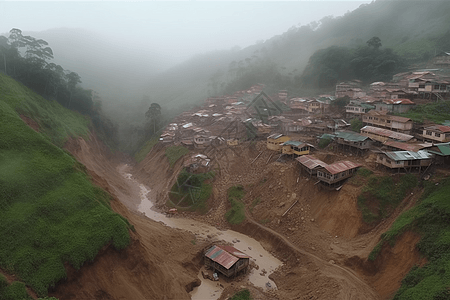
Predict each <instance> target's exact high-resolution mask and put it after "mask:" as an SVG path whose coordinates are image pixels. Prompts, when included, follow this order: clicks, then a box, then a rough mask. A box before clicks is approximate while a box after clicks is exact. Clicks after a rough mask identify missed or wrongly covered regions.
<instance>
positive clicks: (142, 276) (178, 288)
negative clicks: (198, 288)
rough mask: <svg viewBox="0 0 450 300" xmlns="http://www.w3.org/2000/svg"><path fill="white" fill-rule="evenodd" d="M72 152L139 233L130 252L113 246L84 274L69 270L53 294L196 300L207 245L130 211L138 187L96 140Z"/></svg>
mask: <svg viewBox="0 0 450 300" xmlns="http://www.w3.org/2000/svg"><path fill="white" fill-rule="evenodd" d="M66 149H67V150H68V151H70V152H71V153H72V154H73V155H74V156H75V157H76V158H77V159H78V160H79V161H80V162H81V163H83V164H84V165H85V166H86V167H87V169H88V172H89V174H90V175H91V176H92V179H93V181H94V182H95V183H96V184H98V185H100V186H101V187H103V188H105V189H106V190H108V191H109V192H110V193H111V194H112V195H113V196H115V200H113V201H112V207H113V209H114V210H115V211H117V212H119V213H120V214H122V215H123V216H125V217H126V218H127V219H128V220H129V221H130V223H131V224H133V225H134V227H135V229H136V232H135V233H132V244H131V245H130V247H128V248H126V249H125V250H123V251H120V252H119V251H116V250H114V249H113V248H112V247H107V248H106V249H103V250H102V251H101V253H99V255H97V257H96V259H95V261H94V262H93V263H89V264H85V265H84V266H83V267H82V268H81V269H80V270H78V271H77V270H73V269H71V268H70V267H68V269H69V272H68V279H67V280H66V281H65V282H62V283H60V284H58V286H57V288H56V289H55V290H54V291H53V292H51V293H50V295H52V296H55V297H58V298H60V299H190V297H189V294H188V292H189V291H190V290H191V289H192V287H193V286H195V284H198V283H196V282H197V280H198V279H197V269H196V268H195V265H194V264H193V263H192V262H193V261H195V260H196V257H197V254H198V253H199V251H201V249H202V245H201V244H198V245H192V243H191V242H190V241H191V240H192V236H190V234H186V233H184V232H180V231H178V230H173V229H171V228H168V227H166V226H163V225H161V224H159V223H156V222H153V221H151V220H149V219H147V218H144V217H142V216H140V215H138V214H134V213H131V212H130V211H129V209H128V208H127V207H130V208H134V207H136V205H137V204H139V195H138V194H137V193H138V187H136V186H132V185H131V184H130V182H129V181H126V180H125V179H124V178H123V177H121V175H120V174H119V172H118V171H117V170H116V165H115V164H114V157H113V156H112V155H110V154H108V153H109V152H108V151H107V149H105V148H104V146H103V145H102V144H101V143H100V142H98V140H97V139H96V138H95V136H92V137H91V139H90V140H89V141H85V140H83V139H81V138H79V139H77V140H71V141H69V142H68V143H67V145H66ZM119 200H120V201H119ZM124 204H125V205H126V206H127V207H126V206H125V205H124Z"/></svg>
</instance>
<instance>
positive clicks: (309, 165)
mask: <svg viewBox="0 0 450 300" xmlns="http://www.w3.org/2000/svg"><path fill="white" fill-rule="evenodd" d="M296 160H297V161H298V162H299V163H300V165H301V170H305V171H306V172H307V173H308V174H309V176H310V177H311V176H316V175H317V170H318V169H320V168H321V167H324V166H326V165H327V164H326V163H324V162H323V161H321V160H320V159H317V158H315V157H314V156H312V155H303V156H299V157H297V158H296Z"/></svg>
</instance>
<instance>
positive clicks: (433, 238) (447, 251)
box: [371, 179, 450, 300]
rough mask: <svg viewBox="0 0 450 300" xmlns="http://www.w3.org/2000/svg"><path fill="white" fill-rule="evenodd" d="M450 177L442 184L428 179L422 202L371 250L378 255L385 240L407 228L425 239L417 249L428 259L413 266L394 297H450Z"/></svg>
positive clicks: (398, 221) (402, 216) (372, 256)
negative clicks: (422, 263) (421, 263)
mask: <svg viewBox="0 0 450 300" xmlns="http://www.w3.org/2000/svg"><path fill="white" fill-rule="evenodd" d="M449 193H450V180H448V179H445V180H444V181H443V182H441V183H440V184H439V185H438V186H436V185H435V184H433V183H428V184H427V185H426V187H425V192H424V194H423V196H422V198H421V200H420V202H419V203H418V204H417V205H416V206H415V207H413V208H411V209H410V210H408V211H406V212H404V213H403V214H402V215H400V217H398V218H397V220H396V221H395V222H394V224H393V225H392V226H391V228H390V229H389V230H388V231H387V232H385V233H384V234H383V235H382V236H381V242H380V243H379V244H378V245H377V246H376V247H375V249H374V250H373V251H372V253H371V258H372V259H375V258H376V256H377V254H378V253H379V251H380V250H381V247H382V245H383V244H384V243H390V244H391V246H392V245H393V244H394V243H395V239H396V238H397V237H398V236H400V235H401V234H402V233H404V232H405V231H407V230H412V231H415V232H418V233H419V234H420V235H421V240H420V241H419V243H418V244H417V249H418V250H419V251H420V253H422V254H423V255H425V257H426V258H427V259H428V263H427V264H426V265H424V266H423V267H413V268H412V269H411V271H410V272H409V274H408V275H407V276H406V277H405V278H404V279H403V280H402V285H401V287H400V289H399V290H398V291H397V293H396V295H395V297H394V299H398V300H404V299H405V300H406V299H449V297H450V294H449V283H450V278H449V274H450V264H449V261H450V223H449V221H448V220H450V202H449V201H448V195H449Z"/></svg>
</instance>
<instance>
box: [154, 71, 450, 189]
mask: <svg viewBox="0 0 450 300" xmlns="http://www.w3.org/2000/svg"><path fill="white" fill-rule="evenodd" d="M263 89H264V85H262V84H259V85H254V86H252V87H250V88H249V89H248V90H245V91H238V92H236V93H234V94H233V95H226V96H222V97H212V98H208V99H206V101H205V103H204V105H203V107H201V108H200V109H199V110H196V111H190V112H185V113H183V114H181V115H180V116H178V117H177V118H176V119H175V120H173V123H171V124H170V125H169V126H167V127H166V128H165V130H164V132H163V133H162V134H161V137H160V141H161V142H162V143H163V144H175V145H183V146H185V147H188V148H189V149H191V150H196V151H198V152H199V154H195V155H193V156H192V157H191V158H190V159H188V160H187V161H186V167H189V168H190V169H191V170H192V171H197V172H200V171H202V172H204V171H206V170H208V168H209V167H210V158H209V157H208V156H207V155H208V152H210V151H213V150H217V149H220V147H223V146H227V147H233V146H236V145H238V144H239V143H242V142H244V141H247V140H249V139H256V140H265V141H266V143H267V149H269V150H272V151H274V153H279V156H280V157H281V156H288V157H291V158H292V159H296V160H297V161H298V163H299V164H300V165H301V167H302V170H304V171H305V172H306V173H307V174H309V176H314V177H317V179H318V181H320V183H321V184H323V185H324V186H327V187H331V188H339V186H341V185H342V183H343V182H344V181H345V179H347V178H348V177H351V175H352V174H353V173H354V172H355V171H356V170H357V169H358V168H359V167H360V166H361V165H360V164H358V163H355V162H352V161H349V160H346V161H339V162H335V163H333V164H330V165H328V164H326V163H324V162H322V161H320V160H318V159H317V158H315V157H314V156H313V155H312V153H313V152H314V151H320V149H319V148H320V147H319V146H321V145H319V144H320V142H321V141H323V142H328V143H331V148H333V147H334V148H335V149H340V150H345V151H348V152H349V153H353V154H354V155H359V156H361V155H364V154H365V153H367V152H368V151H372V152H375V153H377V160H376V163H377V164H378V165H380V166H382V167H384V168H386V169H390V170H392V171H395V172H425V171H426V170H427V168H428V167H430V165H431V164H433V163H434V164H443V163H445V162H447V161H448V157H449V156H450V151H448V150H449V149H450V121H449V122H448V123H444V124H434V123H430V122H426V123H424V124H419V123H415V122H413V121H412V120H411V119H409V118H405V117H401V116H398V115H396V114H400V113H404V112H407V111H408V110H410V109H411V108H413V107H415V106H417V105H423V104H426V103H431V102H436V101H444V100H447V99H449V98H450V77H443V76H438V75H435V74H434V73H433V72H431V71H417V72H407V73H401V74H396V75H394V76H393V80H392V81H391V82H374V83H372V84H370V86H369V87H368V89H367V88H366V90H364V89H363V88H362V85H361V82H360V81H358V80H354V81H351V82H342V83H339V84H338V85H337V86H336V92H335V95H320V96H318V97H314V98H299V97H293V98H289V97H288V91H286V90H281V91H279V92H278V93H277V94H275V95H270V96H268V95H267V94H266V93H265V92H264V91H263ZM344 97H345V98H347V99H348V100H349V101H348V104H347V105H346V106H345V111H339V110H337V109H336V106H334V105H333V102H334V101H336V99H342V98H344ZM355 119H358V120H359V121H361V122H362V125H363V127H362V128H361V129H360V132H355V131H351V130H350V128H349V127H350V123H351V121H352V120H355ZM329 147H330V146H329Z"/></svg>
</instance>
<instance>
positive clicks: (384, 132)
mask: <svg viewBox="0 0 450 300" xmlns="http://www.w3.org/2000/svg"><path fill="white" fill-rule="evenodd" d="M364 131H366V132H368V133H373V134H377V135H381V136H384V137H387V138H390V139H393V140H398V141H405V142H406V141H409V140H410V139H412V138H413V136H412V135H409V134H405V133H400V132H395V131H391V130H388V129H382V128H378V127H373V126H364V127H363V128H361V133H362V134H364Z"/></svg>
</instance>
